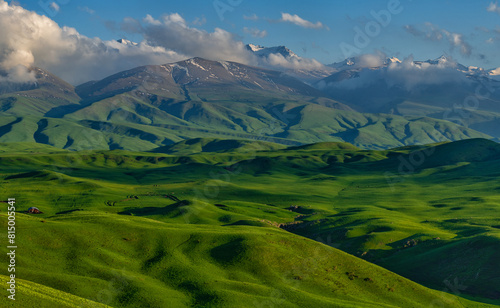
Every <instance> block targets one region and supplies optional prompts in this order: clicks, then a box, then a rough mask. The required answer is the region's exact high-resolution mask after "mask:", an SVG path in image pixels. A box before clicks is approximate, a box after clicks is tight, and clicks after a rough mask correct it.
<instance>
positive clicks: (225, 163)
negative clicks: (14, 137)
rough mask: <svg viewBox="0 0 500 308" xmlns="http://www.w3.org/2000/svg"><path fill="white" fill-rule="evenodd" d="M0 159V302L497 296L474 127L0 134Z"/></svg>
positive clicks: (378, 303)
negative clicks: (469, 130) (49, 140)
mask: <svg viewBox="0 0 500 308" xmlns="http://www.w3.org/2000/svg"><path fill="white" fill-rule="evenodd" d="M0 173H1V174H0V190H1V195H2V196H3V199H5V200H6V199H7V198H15V199H16V207H17V212H16V244H17V246H18V249H17V255H16V261H17V264H16V265H17V266H16V277H17V295H16V302H15V304H14V303H13V302H11V301H8V300H7V299H6V296H7V291H6V290H4V289H5V288H3V291H2V292H4V295H2V300H1V306H2V307H4V306H5V307H11V306H12V307H35V306H36V307H101V306H102V307H104V306H111V307H494V306H498V305H500V267H499V266H498V260H499V258H498V255H499V254H500V211H499V210H500V194H499V193H500V145H499V144H497V143H495V142H492V141H488V140H485V139H471V140H465V141H457V142H453V143H439V144H431V145H427V146H410V147H404V148H397V149H392V150H384V151H375V150H361V149H359V148H357V147H355V146H353V145H350V144H347V143H334V142H327V143H316V144H312V145H305V146H295V147H286V146H283V145H279V144H273V143H267V142H260V141H259V142H255V141H254V142H252V141H242V140H219V139H194V140H187V141H183V142H181V143H178V144H174V145H172V146H165V147H160V148H157V149H155V150H153V151H151V152H132V151H124V150H113V151H67V150H61V149H58V148H54V147H51V146H46V145H40V144H34V143H2V144H0ZM32 206H35V207H38V208H39V209H40V210H41V211H42V212H43V213H42V214H28V213H26V211H27V210H28V208H29V207H32ZM0 209H1V211H0V232H1V233H2V238H4V239H5V238H6V234H7V204H6V203H2V204H1V208H0ZM5 243H6V242H5ZM6 246H7V245H6V244H2V245H1V246H0V252H1V253H2V255H4V256H5V253H7V252H8V251H7V248H6ZM7 264H8V259H7V258H6V257H3V258H0V266H1V267H2V268H5V269H6V268H7ZM2 273H6V271H2ZM0 280H1V282H2V284H3V285H5V284H6V283H5V282H6V281H7V280H8V279H7V276H5V275H2V276H0Z"/></svg>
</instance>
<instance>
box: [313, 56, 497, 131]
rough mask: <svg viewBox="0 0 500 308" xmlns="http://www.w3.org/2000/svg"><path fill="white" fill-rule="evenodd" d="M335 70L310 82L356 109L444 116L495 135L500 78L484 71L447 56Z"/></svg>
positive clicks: (342, 66) (347, 64) (343, 65)
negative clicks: (319, 79) (316, 80)
mask: <svg viewBox="0 0 500 308" xmlns="http://www.w3.org/2000/svg"><path fill="white" fill-rule="evenodd" d="M337 68H338V69H340V71H338V72H336V73H334V74H332V75H330V76H329V77H327V78H324V79H323V80H321V81H319V82H317V83H316V84H315V86H316V87H317V88H318V89H321V90H323V91H324V92H325V93H328V94H329V96H330V97H331V98H333V99H336V100H339V101H340V102H342V103H345V104H347V105H349V106H350V107H352V108H354V109H355V110H357V111H360V112H371V113H373V112H374V113H379V112H380V113H388V114H396V115H402V116H427V117H432V118H436V119H444V120H448V121H452V122H454V123H457V124H459V125H463V126H467V127H470V128H473V129H476V130H479V131H481V132H483V133H486V134H489V135H492V136H495V137H500V91H499V90H500V82H498V81H496V80H494V79H491V78H490V72H489V71H488V70H483V69H481V68H477V67H466V66H464V65H461V64H460V63H455V62H453V60H452V59H450V58H447V57H440V58H438V59H435V60H428V61H407V60H405V61H403V62H402V63H400V62H397V61H386V62H385V63H384V64H383V65H381V66H376V67H359V66H358V65H357V64H356V62H355V60H352V59H351V60H349V61H347V62H345V63H339V64H338V65H337Z"/></svg>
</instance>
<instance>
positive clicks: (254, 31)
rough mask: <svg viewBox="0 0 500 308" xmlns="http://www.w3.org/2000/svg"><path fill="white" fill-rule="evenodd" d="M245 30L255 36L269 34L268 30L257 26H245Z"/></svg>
mask: <svg viewBox="0 0 500 308" xmlns="http://www.w3.org/2000/svg"><path fill="white" fill-rule="evenodd" d="M243 32H245V33H247V34H250V35H251V36H253V37H266V36H267V31H266V30H259V29H257V28H247V27H245V28H243Z"/></svg>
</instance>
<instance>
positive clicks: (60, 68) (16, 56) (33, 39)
mask: <svg viewBox="0 0 500 308" xmlns="http://www.w3.org/2000/svg"><path fill="white" fill-rule="evenodd" d="M0 27H1V29H2V34H1V35H0V69H2V70H3V71H4V72H7V73H8V74H7V75H6V76H4V77H2V78H3V80H6V81H11V82H27V81H30V80H32V76H31V75H30V74H28V73H27V72H26V69H22V68H19V65H21V66H25V67H29V66H39V67H42V68H44V69H47V70H49V71H51V72H53V73H55V74H56V75H58V76H60V77H61V78H63V79H65V80H67V81H69V82H72V83H74V84H77V83H81V82H85V81H88V80H91V79H98V78H102V77H105V76H107V75H110V74H112V73H115V72H117V71H121V70H125V69H129V68H133V67H136V66H139V65H144V64H153V63H166V62H172V61H177V60H181V59H183V58H185V56H184V55H182V54H179V53H177V52H174V51H170V50H167V49H165V48H163V47H161V46H151V45H149V44H147V43H141V44H137V45H125V44H120V43H118V42H115V41H103V40H101V39H99V38H88V37H86V36H84V35H81V34H80V33H78V31H77V30H75V29H74V28H70V27H62V28H61V27H59V25H58V24H57V23H55V22H54V21H53V20H51V19H50V18H48V17H46V16H41V15H38V14H37V13H35V12H31V11H28V10H26V9H24V8H22V7H20V6H17V5H15V4H9V3H7V2H6V1H3V0H1V1H0ZM23 70H24V73H23Z"/></svg>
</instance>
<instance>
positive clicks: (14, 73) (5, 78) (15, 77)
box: [0, 65, 36, 83]
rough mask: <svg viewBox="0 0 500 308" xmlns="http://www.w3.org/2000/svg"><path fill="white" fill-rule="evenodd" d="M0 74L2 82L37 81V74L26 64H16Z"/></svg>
mask: <svg viewBox="0 0 500 308" xmlns="http://www.w3.org/2000/svg"><path fill="white" fill-rule="evenodd" d="M2 73H3V74H0V83H4V82H6V83H35V82H36V78H35V74H34V73H33V72H32V71H31V72H30V71H29V70H28V68H27V67H26V66H24V65H16V66H13V67H11V68H9V69H8V70H6V71H3V72H2Z"/></svg>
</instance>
